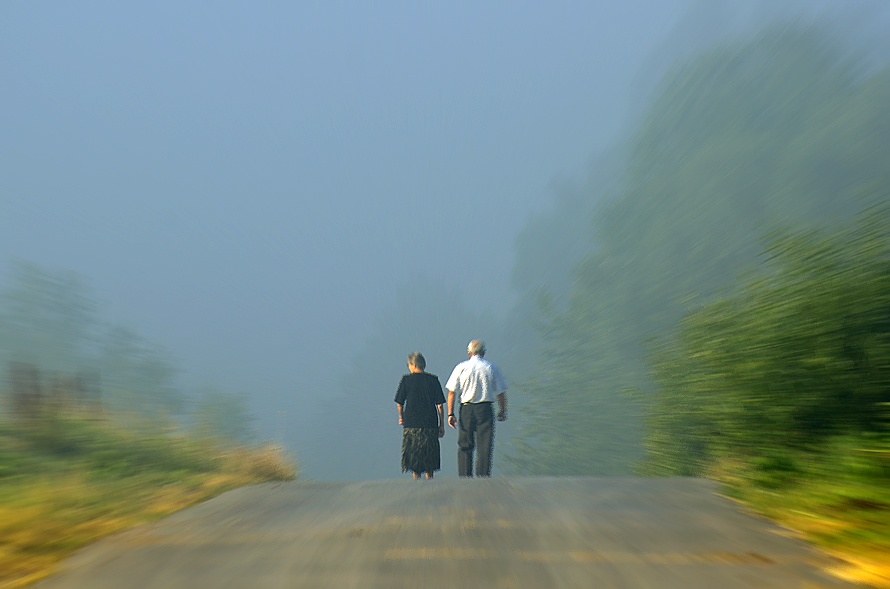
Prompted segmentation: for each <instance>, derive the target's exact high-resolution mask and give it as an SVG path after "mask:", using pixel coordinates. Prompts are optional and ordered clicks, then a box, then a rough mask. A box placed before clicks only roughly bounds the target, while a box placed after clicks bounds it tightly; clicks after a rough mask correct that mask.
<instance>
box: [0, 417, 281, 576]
mask: <svg viewBox="0 0 890 589" xmlns="http://www.w3.org/2000/svg"><path fill="white" fill-rule="evenodd" d="M295 477H296V469H295V466H294V465H293V464H292V463H291V462H289V461H288V460H287V459H286V457H285V456H284V454H283V452H282V451H281V449H280V448H275V447H264V448H245V447H233V446H226V445H224V444H220V443H218V442H211V441H207V440H191V439H188V438H184V437H176V436H172V435H169V434H163V433H153V434H148V433H132V432H127V431H124V430H123V429H121V428H118V427H115V426H114V425H111V424H110V423H108V422H89V421H87V420H82V419H74V418H65V419H53V420H49V422H46V421H45V420H41V421H31V422H29V423H12V422H9V421H6V422H0V589H8V588H13V587H22V586H25V585H27V584H29V583H31V582H34V581H36V580H38V579H41V578H43V577H45V576H47V575H49V574H51V573H52V572H53V569H54V568H55V567H56V565H58V564H59V563H60V562H61V561H62V560H63V559H65V558H66V557H68V556H70V555H71V554H72V553H73V552H75V551H76V550H78V549H80V548H82V547H83V546H85V545H87V544H89V543H91V542H93V541H95V540H97V539H99V538H101V537H103V536H107V535H109V534H112V533H115V532H119V531H122V530H125V529H128V528H132V527H134V526H137V525H139V524H143V523H147V522H151V521H155V520H157V519H160V518H162V517H164V516H166V515H169V514H171V513H173V512H176V511H178V510H180V509H183V508H185V507H188V506H190V505H194V504H195V503H199V502H201V501H205V500H207V499H209V498H211V497H214V496H216V495H219V494H220V493H223V492H225V491H228V490H230V489H234V488H237V487H241V486H244V485H249V484H254V483H261V482H267V481H277V480H292V479H294V478H295Z"/></svg>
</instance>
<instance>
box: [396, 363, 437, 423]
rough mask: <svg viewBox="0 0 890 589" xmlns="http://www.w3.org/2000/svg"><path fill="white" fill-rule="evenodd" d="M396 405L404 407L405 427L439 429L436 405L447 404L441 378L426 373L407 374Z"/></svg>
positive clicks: (403, 419)
mask: <svg viewBox="0 0 890 589" xmlns="http://www.w3.org/2000/svg"><path fill="white" fill-rule="evenodd" d="M396 403H398V404H399V405H402V425H403V426H405V427H433V428H437V427H439V417H438V416H437V415H436V405H442V404H443V403H445V395H444V394H442V385H441V384H440V383H439V377H438V376H436V375H435V374H429V373H426V372H418V373H411V374H406V375H405V376H403V377H402V381H401V382H400V383H399V390H398V391H396Z"/></svg>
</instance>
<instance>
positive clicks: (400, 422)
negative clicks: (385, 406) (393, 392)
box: [397, 404, 403, 425]
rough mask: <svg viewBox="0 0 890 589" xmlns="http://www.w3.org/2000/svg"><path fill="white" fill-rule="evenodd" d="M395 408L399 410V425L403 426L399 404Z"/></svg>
mask: <svg viewBox="0 0 890 589" xmlns="http://www.w3.org/2000/svg"><path fill="white" fill-rule="evenodd" d="M397 406H398V408H399V425H403V423H402V406H401V404H397Z"/></svg>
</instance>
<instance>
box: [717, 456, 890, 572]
mask: <svg viewBox="0 0 890 589" xmlns="http://www.w3.org/2000/svg"><path fill="white" fill-rule="evenodd" d="M885 459H886V457H881V456H877V455H875V456H871V457H868V458H867V459H862V458H861V457H858V456H857V455H856V454H855V453H851V452H847V453H838V454H835V455H834V456H833V457H832V458H831V459H830V460H829V459H825V460H821V459H820V460H816V459H814V460H812V461H810V462H804V463H802V464H800V465H799V466H798V467H797V468H796V469H795V470H794V472H792V473H790V474H789V475H788V476H789V479H788V482H786V483H783V484H782V485H781V486H779V487H777V488H775V489H770V488H763V487H762V486H761V485H760V484H752V481H754V480H757V477H758V476H762V473H760V474H754V473H752V472H751V469H750V467H749V466H748V465H746V464H744V463H742V462H735V463H724V464H722V465H720V466H719V468H715V469H714V470H713V472H712V473H710V474H712V475H714V478H716V479H717V480H720V481H721V482H722V483H724V485H726V487H725V488H726V492H727V494H728V495H729V496H730V498H733V499H735V500H738V501H740V502H741V503H743V504H744V505H745V506H747V507H748V508H750V509H751V510H753V511H754V512H756V513H759V514H761V515H762V516H764V517H766V518H769V519H770V520H772V521H774V522H776V523H778V524H780V525H782V526H784V527H785V528H787V529H790V530H793V531H794V532H795V533H796V534H797V535H798V536H799V537H800V538H802V539H803V540H805V541H807V542H809V543H811V544H813V545H814V546H816V547H818V548H820V549H821V550H823V551H825V552H827V553H828V554H830V555H832V556H834V557H835V558H836V559H837V560H839V561H841V562H842V563H843V564H841V565H838V566H834V567H832V568H830V569H828V570H827V572H829V573H831V574H833V575H835V576H837V577H840V578H842V579H845V580H847V581H852V582H856V583H859V584H861V585H864V586H868V587H874V588H879V589H890V557H888V556H887V555H888V554H890V489H888V487H887V485H886V479H884V478H882V477H880V476H878V477H876V476H874V473H875V472H881V470H880V469H881V468H885V466H886V465H885V464H883V463H882V462H881V461H882V460H885ZM863 473H864V474H863Z"/></svg>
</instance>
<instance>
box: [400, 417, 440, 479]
mask: <svg viewBox="0 0 890 589" xmlns="http://www.w3.org/2000/svg"><path fill="white" fill-rule="evenodd" d="M440 466H441V464H440V459H439V429H438V428H425V427H406V428H405V433H404V435H403V436H402V472H409V471H410V472H414V473H417V474H420V473H422V472H430V473H431V472H435V471H437V470H439V468H440Z"/></svg>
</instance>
